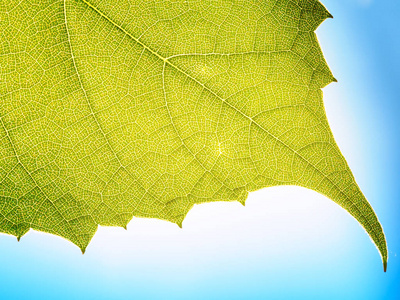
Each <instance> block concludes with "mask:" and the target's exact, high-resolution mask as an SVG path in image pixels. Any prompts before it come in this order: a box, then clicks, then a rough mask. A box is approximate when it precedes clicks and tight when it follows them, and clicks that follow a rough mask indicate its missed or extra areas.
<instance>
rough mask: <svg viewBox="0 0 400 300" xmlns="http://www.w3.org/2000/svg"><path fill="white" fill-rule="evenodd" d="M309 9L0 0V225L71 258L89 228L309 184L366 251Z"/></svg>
mask: <svg viewBox="0 0 400 300" xmlns="http://www.w3.org/2000/svg"><path fill="white" fill-rule="evenodd" d="M328 17H330V14H329V13H328V12H327V10H326V9H325V8H324V7H323V6H322V4H321V3H319V2H318V1H316V0H262V1H256V0H243V1H239V0H237V1H236V0H233V1H227V0H187V1H181V0H178V1H166V0H165V1H164V0H160V1H137V0H122V1H111V0H60V1H54V0H42V1H39V0H32V1H27V0H18V1H16V0H7V1H2V2H1V3H0V120H1V122H0V231H1V232H4V233H8V234H12V235H15V236H17V237H18V238H20V237H21V236H22V235H24V234H25V233H26V232H27V231H28V230H29V229H30V228H33V229H35V230H40V231H44V232H49V233H52V234H56V235H59V236H62V237H64V238H66V239H68V240H70V241H72V242H73V243H75V244H76V245H78V246H79V247H80V248H81V249H82V251H84V250H85V249H86V247H87V245H88V243H89V242H90V240H91V238H92V237H93V235H94V234H95V232H96V229H97V227H98V225H107V226H123V227H125V226H126V225H127V223H128V222H129V221H130V220H131V219H132V218H133V217H134V216H135V217H148V218H159V219H164V220H168V221H171V222H174V223H177V224H178V225H180V226H181V225H182V221H183V219H184V217H185V215H186V214H187V212H188V211H189V210H190V209H191V208H192V207H193V205H195V204H199V203H204V202H210V201H235V200H237V201H240V202H242V203H243V204H244V202H245V199H246V198H247V195H248V193H249V192H251V191H255V190H258V189H261V188H265V187H269V186H276V185H298V186H302V187H305V188H309V189H312V190H315V191H317V192H319V193H321V194H323V195H326V196H327V197H328V198H330V199H332V200H333V201H335V202H336V203H337V204H339V205H340V206H342V207H343V208H344V209H345V210H347V211H348V212H349V213H350V214H351V215H352V216H353V217H354V218H355V219H356V220H357V221H358V222H359V223H360V224H361V225H362V226H363V227H364V229H365V230H366V231H367V233H368V234H369V236H370V237H371V238H372V240H373V242H374V243H375V244H376V246H377V247H378V249H379V251H380V254H381V256H382V259H383V262H384V265H385V268H386V262H387V248H386V241H385V237H384V234H383V231H382V227H381V225H380V223H379V221H378V219H377V217H376V215H375V213H374V211H373V209H372V208H371V206H370V205H369V203H368V202H367V200H366V199H365V197H364V195H363V194H362V192H361V191H360V189H359V187H358V186H357V184H356V182H355V180H354V177H353V175H352V173H351V171H350V169H349V167H348V165H347V163H346V161H345V159H344V158H343V156H342V154H341V153H340V150H339V148H338V147H337V145H336V143H335V141H334V138H333V136H332V133H331V131H330V128H329V125H328V123H327V118H326V115H325V111H324V106H323V102H322V92H321V88H322V87H324V86H326V85H327V84H329V83H330V82H332V81H335V79H334V77H333V76H332V74H331V72H330V70H329V68H328V66H327V64H326V62H325V60H324V57H323V55H322V52H321V49H320V47H319V44H318V41H317V38H316V35H315V33H314V31H315V29H316V28H317V27H318V26H319V24H320V23H321V22H322V21H324V20H325V19H326V18H328Z"/></svg>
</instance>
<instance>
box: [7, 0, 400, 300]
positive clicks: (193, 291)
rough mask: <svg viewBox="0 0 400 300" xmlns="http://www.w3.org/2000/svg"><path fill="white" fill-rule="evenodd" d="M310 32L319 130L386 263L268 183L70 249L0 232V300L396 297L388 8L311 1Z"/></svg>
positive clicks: (315, 208) (332, 219)
mask: <svg viewBox="0 0 400 300" xmlns="http://www.w3.org/2000/svg"><path fill="white" fill-rule="evenodd" d="M323 3H324V4H325V6H326V7H327V8H328V9H329V11H330V12H331V13H332V14H333V16H334V19H333V20H331V19H328V20H327V21H325V22H324V23H323V24H322V25H321V26H320V28H319V29H318V30H317V34H318V37H319V40H320V42H321V46H322V49H323V51H324V53H325V57H326V59H327V61H328V64H329V65H330V67H331V69H332V71H333V74H334V75H335V77H336V78H337V79H338V81H339V82H338V83H334V84H331V85H329V86H328V87H327V88H325V89H324V101H325V105H326V111H327V115H328V119H329V122H330V125H331V127H332V130H333V133H334V136H335V137H336V140H337V142H338V144H339V147H340V149H341V150H342V153H343V154H344V156H345V157H346V159H347V161H348V163H349V165H350V167H351V169H352V170H353V173H354V175H355V177H356V180H357V182H358V184H359V186H360V187H361V189H362V190H363V192H364V194H365V195H366V197H367V198H368V199H369V201H370V203H371V205H372V207H373V208H374V209H375V212H376V214H377V215H378V218H379V219H380V221H381V223H382V225H383V228H384V230H385V234H386V238H387V243H388V248H389V263H388V271H387V273H384V272H383V268H382V264H381V259H380V256H379V254H378V251H377V249H376V248H375V246H374V245H373V244H372V242H371V240H370V239H369V237H368V235H367V234H366V233H365V232H364V231H363V229H362V228H361V226H359V225H358V223H357V222H356V221H355V220H354V219H353V218H352V217H350V215H349V214H348V213H347V212H345V211H344V210H343V209H341V208H340V207H339V206H338V205H336V204H335V203H333V202H332V201H330V200H329V199H327V198H325V197H323V196H321V195H319V194H317V193H315V192H313V191H309V190H306V189H302V188H298V187H277V188H268V189H264V190H262V191H258V192H255V193H252V194H251V195H250V197H249V199H248V200H247V203H246V207H243V206H242V205H240V204H239V203H211V204H204V205H201V206H196V207H195V208H194V209H192V210H191V211H190V212H189V214H188V216H187V218H186V219H185V221H184V222H183V229H180V228H178V227H177V226H176V225H175V224H171V223H167V222H163V221H159V220H148V219H134V220H133V221H132V222H131V223H130V224H129V226H128V230H127V231H125V230H123V229H121V228H100V229H99V230H98V232H97V234H96V235H95V237H94V239H93V241H92V243H91V244H90V245H89V247H88V248H87V251H86V254H85V255H82V254H81V252H80V250H79V249H78V247H76V246H74V245H73V244H71V243H69V242H67V241H66V240H64V239H62V238H59V237H55V236H51V235H48V234H43V233H38V232H32V231H31V232H29V233H28V234H27V235H26V236H24V237H23V238H22V239H21V241H20V242H19V243H18V242H17V240H16V238H15V237H11V236H7V235H0V298H1V299H46V298H51V299H351V300H355V299H363V300H369V299H371V300H381V299H384V300H389V299H400V233H399V231H400V155H399V150H398V149H399V147H400V140H399V138H400V113H399V111H400V96H399V94H400V92H399V88H400V18H399V15H400V2H399V1H396V0H379V1H378V0H323Z"/></svg>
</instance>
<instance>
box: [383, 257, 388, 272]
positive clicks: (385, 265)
mask: <svg viewBox="0 0 400 300" xmlns="http://www.w3.org/2000/svg"><path fill="white" fill-rule="evenodd" d="M386 270H387V261H386V260H384V261H383V272H385V273H386Z"/></svg>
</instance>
